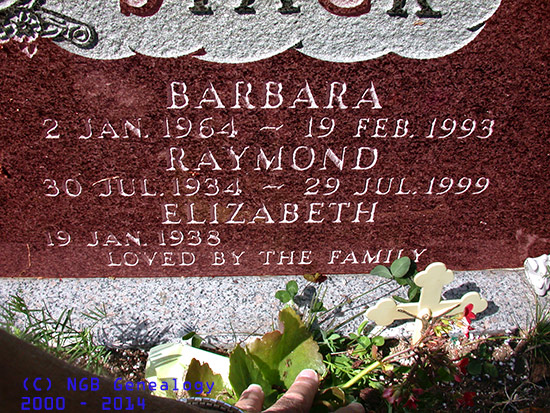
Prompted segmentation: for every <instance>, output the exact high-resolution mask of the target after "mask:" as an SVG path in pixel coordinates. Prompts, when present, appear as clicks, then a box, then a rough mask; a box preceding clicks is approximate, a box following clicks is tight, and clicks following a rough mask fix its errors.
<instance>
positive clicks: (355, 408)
mask: <svg viewBox="0 0 550 413" xmlns="http://www.w3.org/2000/svg"><path fill="white" fill-rule="evenodd" d="M334 413H365V408H364V407H363V406H362V405H361V404H360V403H350V404H348V405H347V406H345V407H340V408H339V409H338V410H336V411H335V412H334Z"/></svg>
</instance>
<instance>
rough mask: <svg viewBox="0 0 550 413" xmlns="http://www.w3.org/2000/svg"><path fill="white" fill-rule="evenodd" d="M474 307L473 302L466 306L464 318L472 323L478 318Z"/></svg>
mask: <svg viewBox="0 0 550 413" xmlns="http://www.w3.org/2000/svg"><path fill="white" fill-rule="evenodd" d="M473 309H474V305H473V304H468V305H467V306H466V307H464V318H465V319H466V320H467V321H468V324H470V323H471V322H472V320H473V319H474V318H476V314H475V313H474V312H473V311H472V310H473Z"/></svg>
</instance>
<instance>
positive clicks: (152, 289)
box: [0, 269, 548, 348]
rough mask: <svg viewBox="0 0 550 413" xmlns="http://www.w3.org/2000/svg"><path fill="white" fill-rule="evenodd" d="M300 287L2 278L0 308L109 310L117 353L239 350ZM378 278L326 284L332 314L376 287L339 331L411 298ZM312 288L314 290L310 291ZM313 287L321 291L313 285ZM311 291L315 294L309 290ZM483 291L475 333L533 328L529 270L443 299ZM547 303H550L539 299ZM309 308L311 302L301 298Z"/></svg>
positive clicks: (496, 276) (465, 284)
mask: <svg viewBox="0 0 550 413" xmlns="http://www.w3.org/2000/svg"><path fill="white" fill-rule="evenodd" d="M289 280H296V281H297V282H298V284H299V286H300V288H301V290H300V291H302V287H304V286H306V285H308V283H307V282H306V281H305V280H304V279H303V278H301V277H283V276H277V277H270V276H262V277H232V278H229V277H227V278H221V277H218V278H118V279H110V278H91V279H76V278H75V279H10V278H0V303H5V302H6V301H7V300H8V299H9V296H10V295H11V294H19V295H20V296H22V297H23V298H24V299H25V300H26V302H27V304H28V305H29V306H30V307H35V308H36V307H39V308H40V307H43V306H44V305H46V306H48V308H50V310H52V312H53V314H56V313H58V312H59V311H61V310H63V309H68V308H74V309H75V311H74V321H75V323H76V324H79V323H83V324H86V323H89V321H88V320H87V319H86V318H85V317H83V316H82V313H86V312H89V311H92V310H94V309H96V308H97V307H102V306H105V309H106V311H107V314H108V317H107V318H106V319H105V320H104V322H102V323H101V325H100V326H99V328H98V331H97V334H98V337H99V340H100V341H101V342H102V343H106V344H109V345H114V346H138V347H143V348H149V347H150V346H152V345H155V344H159V343H162V342H166V341H169V340H177V339H179V338H181V337H182V336H183V335H184V334H185V333H186V332H188V331H191V330H192V331H196V332H197V333H198V334H199V335H201V336H203V337H207V338H208V340H209V342H210V343H211V344H213V345H215V346H223V347H231V346H232V345H233V344H234V343H236V342H239V341H242V340H245V339H247V338H248V337H253V336H257V335H261V334H263V333H264V332H266V331H268V330H270V329H272V327H273V326H274V325H277V318H276V317H277V313H278V311H279V309H280V308H282V305H281V303H280V302H279V301H278V300H277V299H276V298H275V292H276V291H277V290H279V289H283V288H284V286H285V284H286V282H287V281H289ZM385 281H387V280H385V279H382V278H379V277H376V276H372V275H337V276H331V277H329V279H328V280H327V281H326V282H325V283H323V284H321V285H322V286H323V288H324V287H325V286H326V287H327V292H326V295H325V299H324V302H325V307H327V308H330V307H332V306H333V305H335V304H338V303H340V302H341V301H343V300H346V299H347V298H350V297H355V296H357V295H359V294H361V293H364V292H365V291H367V290H371V289H373V288H375V287H376V286H379V285H381V286H380V287H379V288H375V289H374V291H372V292H371V293H369V294H366V295H365V296H363V297H361V298H360V299H357V300H355V301H353V302H352V303H351V304H345V305H344V306H343V307H342V311H341V312H339V314H338V315H337V316H336V317H332V319H331V320H329V321H333V322H334V325H337V324H339V323H340V322H342V321H344V320H345V319H347V318H349V317H351V316H353V315H355V314H358V313H361V312H364V311H365V309H366V308H367V307H368V306H371V305H374V304H375V303H376V301H377V300H378V299H380V298H382V297H385V296H388V295H389V296H391V295H394V294H399V295H401V296H404V295H405V291H404V290H402V289H401V288H398V287H399V286H398V285H397V284H396V283H393V282H391V283H390V284H385V285H383V284H384V283H385ZM309 285H310V286H311V285H312V284H309ZM313 287H317V288H318V287H319V286H318V285H313ZM310 290H311V288H310ZM468 291H478V292H479V293H480V294H481V296H482V297H484V298H485V299H487V301H488V302H489V307H488V308H487V310H485V311H484V312H483V313H481V314H479V315H478V317H477V319H476V320H475V321H474V324H473V326H474V327H475V332H476V333H478V334H482V333H494V332H505V331H510V330H512V329H514V328H516V327H522V328H524V327H526V326H528V324H529V322H530V320H532V318H533V314H534V308H535V300H536V299H537V297H536V295H535V294H534V292H533V290H532V288H531V287H530V285H529V284H528V282H527V280H526V278H525V275H524V273H523V269H511V270H485V271H465V272H455V280H454V281H453V282H452V283H451V284H450V285H448V286H447V288H446V290H445V292H444V298H446V299H452V298H458V297H460V296H462V295H463V294H465V293H466V292H468ZM538 299H539V300H542V301H543V304H544V303H548V297H543V298H538ZM298 301H299V302H300V303H305V302H308V297H307V294H306V296H305V297H304V296H301V297H298ZM363 319H364V316H363V315H361V316H359V317H357V318H356V319H355V320H353V322H351V323H349V324H348V325H346V327H345V328H344V330H343V331H344V332H350V331H352V330H354V329H356V328H357V326H358V325H359V324H360V323H361V322H362V321H363ZM390 327H391V328H389V329H386V331H385V333H384V334H386V335H389V336H396V335H403V334H406V335H410V328H411V327H412V323H410V322H406V323H403V322H401V323H394V325H392V326H390Z"/></svg>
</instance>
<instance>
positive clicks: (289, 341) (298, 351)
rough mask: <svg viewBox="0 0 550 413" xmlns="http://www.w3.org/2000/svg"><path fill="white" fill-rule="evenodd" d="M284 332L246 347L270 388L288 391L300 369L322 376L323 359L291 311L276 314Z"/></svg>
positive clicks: (306, 331)
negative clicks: (282, 388) (282, 386)
mask: <svg viewBox="0 0 550 413" xmlns="http://www.w3.org/2000/svg"><path fill="white" fill-rule="evenodd" d="M279 319H280V320H281V322H282V323H283V325H284V331H283V332H282V333H281V332H279V331H273V332H271V333H267V334H265V335H264V336H263V337H262V338H261V339H256V340H254V341H253V342H251V343H250V344H248V346H247V350H248V354H249V355H250V357H251V358H252V359H253V361H254V363H255V364H256V365H257V366H258V367H259V368H260V371H261V372H262V374H263V375H264V377H265V378H266V379H267V380H268V381H269V382H270V383H271V384H272V385H278V386H280V385H284V386H285V387H286V388H289V387H290V385H291V384H292V383H293V382H294V379H295V378H296V376H297V375H298V373H300V371H302V370H303V369H313V370H315V371H317V373H319V374H320V375H323V374H324V373H325V365H324V363H323V356H322V355H321V354H320V353H319V346H318V344H317V343H316V342H315V340H313V338H312V337H311V333H310V332H309V330H308V329H307V327H306V326H305V325H304V324H303V323H302V320H301V318H300V317H299V316H298V315H297V314H296V312H295V311H294V310H293V309H292V308H290V307H287V308H284V309H283V310H281V312H280V313H279Z"/></svg>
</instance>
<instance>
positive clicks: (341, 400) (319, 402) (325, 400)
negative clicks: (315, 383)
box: [311, 387, 346, 412]
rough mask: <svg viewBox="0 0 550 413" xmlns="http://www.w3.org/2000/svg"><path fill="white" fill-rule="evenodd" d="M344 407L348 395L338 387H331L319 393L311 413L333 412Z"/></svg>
mask: <svg viewBox="0 0 550 413" xmlns="http://www.w3.org/2000/svg"><path fill="white" fill-rule="evenodd" d="M344 405H346V395H345V393H344V391H343V390H342V389H340V388H338V387H329V388H328V389H324V390H321V391H319V392H318V393H317V395H316V396H315V400H314V401H313V406H312V408H311V411H315V412H318V411H326V412H332V411H334V410H335V409H337V408H339V407H343V406H344Z"/></svg>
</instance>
